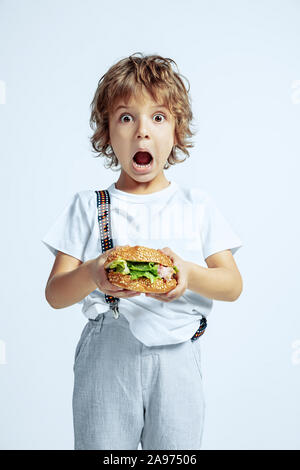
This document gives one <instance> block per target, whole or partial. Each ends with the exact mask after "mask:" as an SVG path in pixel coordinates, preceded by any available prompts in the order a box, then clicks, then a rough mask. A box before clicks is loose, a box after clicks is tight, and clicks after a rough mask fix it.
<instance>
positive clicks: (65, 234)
mask: <svg viewBox="0 0 300 470" xmlns="http://www.w3.org/2000/svg"><path fill="white" fill-rule="evenodd" d="M90 234H91V227H90V223H89V219H88V213H87V208H86V207H85V204H84V200H83V198H82V196H81V194H80V192H77V193H76V194H75V195H74V196H73V197H72V198H71V199H70V201H69V202H68V203H67V205H66V206H65V208H64V209H63V211H62V213H61V214H60V215H59V216H58V217H57V219H56V220H55V221H54V223H53V224H52V226H51V227H50V229H49V230H48V232H47V233H46V235H45V236H44V237H43V238H42V240H41V241H42V243H44V244H45V246H46V247H47V248H49V250H50V251H51V252H52V253H53V254H54V256H56V255H57V252H58V251H62V252H64V253H66V254H67V255H71V256H73V257H74V258H77V259H79V260H80V261H82V262H83V260H84V250H85V247H86V244H87V242H88V239H89V237H90Z"/></svg>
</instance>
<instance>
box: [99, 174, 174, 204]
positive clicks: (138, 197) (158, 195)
mask: <svg viewBox="0 0 300 470" xmlns="http://www.w3.org/2000/svg"><path fill="white" fill-rule="evenodd" d="M169 183H170V184H169V185H168V186H167V187H166V188H164V189H161V190H160V191H155V192H154V193H150V194H133V193H127V192H126V191H121V190H120V189H117V188H116V186H115V183H112V184H111V185H110V186H109V187H108V188H107V190H108V191H109V194H110V195H111V196H113V197H116V198H118V199H123V200H124V201H131V202H135V203H143V204H145V203H147V202H152V201H156V200H159V199H162V198H168V197H169V196H170V195H171V194H173V193H174V192H175V191H176V189H177V188H178V186H177V183H176V182H175V181H173V180H170V181H169Z"/></svg>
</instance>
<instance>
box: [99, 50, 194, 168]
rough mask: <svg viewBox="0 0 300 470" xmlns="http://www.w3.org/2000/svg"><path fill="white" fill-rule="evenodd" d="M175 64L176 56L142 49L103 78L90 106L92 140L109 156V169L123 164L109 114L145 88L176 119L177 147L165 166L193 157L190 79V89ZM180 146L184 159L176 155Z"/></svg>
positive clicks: (100, 150)
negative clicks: (111, 138)
mask: <svg viewBox="0 0 300 470" xmlns="http://www.w3.org/2000/svg"><path fill="white" fill-rule="evenodd" d="M137 55H141V57H138V56H137ZM172 63H173V64H175V65H176V67H177V64H176V62H175V61H174V60H172V59H169V58H164V57H161V56H159V55H147V56H144V55H143V54H142V53H141V52H136V53H134V54H132V55H130V56H129V57H126V58H124V59H121V60H120V61H118V62H117V63H116V64H114V65H113V66H112V67H110V69H109V70H108V71H107V72H106V74H105V75H103V76H102V77H101V78H100V80H99V82H98V87H97V90H96V92H95V95H94V98H93V101H92V103H91V105H90V106H91V117H90V127H91V128H92V129H93V130H94V133H93V135H92V136H91V137H90V142H91V144H92V147H93V149H94V152H96V153H97V154H98V155H96V156H97V157H100V156H104V157H106V158H107V159H108V165H107V166H106V168H111V169H112V170H113V169H114V167H117V166H118V163H119V161H118V158H117V157H116V155H115V154H114V151H113V149H112V147H111V146H110V144H109V114H110V113H111V112H112V111H113V110H114V108H115V105H116V103H117V102H118V101H119V100H120V99H123V100H124V101H125V103H126V104H127V103H128V101H129V100H130V98H131V97H132V96H136V95H137V93H138V90H140V89H141V88H142V87H145V88H146V90H147V91H148V92H149V93H150V95H151V97H152V98H153V100H154V101H156V102H161V103H163V104H164V106H166V107H167V108H168V109H169V112H170V113H171V114H172V115H173V116H174V118H175V135H176V140H177V144H176V145H175V146H173V148H172V151H171V153H170V155H169V157H168V159H167V162H166V164H165V166H164V169H165V170H167V169H168V168H170V166H171V165H175V164H176V163H182V162H184V161H185V160H186V158H187V157H189V156H190V154H189V152H188V150H187V149H188V148H191V147H193V146H194V144H193V143H192V142H188V138H189V137H192V136H193V135H194V132H192V131H191V130H190V124H191V122H192V120H193V114H192V110H191V101H190V98H189V95H188V93H189V90H190V84H189V81H188V80H187V79H186V80H187V82H188V90H187V89H186V87H185V85H184V83H183V81H182V79H181V78H180V77H183V78H185V77H184V76H183V75H181V74H180V73H179V72H178V73H177V72H176V71H174V70H173V69H172V66H171V64H172ZM177 70H178V67H177ZM176 147H177V148H178V149H179V150H181V151H182V152H183V153H184V154H185V155H186V157H185V158H184V159H183V160H180V159H179V158H178V157H177V156H176V153H175V152H176ZM119 169H120V168H117V170H119Z"/></svg>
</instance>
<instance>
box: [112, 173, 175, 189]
mask: <svg viewBox="0 0 300 470" xmlns="http://www.w3.org/2000/svg"><path fill="white" fill-rule="evenodd" d="M169 185H170V182H169V181H168V180H167V179H166V177H165V175H164V174H161V175H158V176H157V177H156V178H154V179H153V180H151V181H136V180H134V179H132V178H130V177H129V176H128V175H126V174H124V173H123V172H121V174H120V176H119V179H118V181H117V182H116V183H115V187H116V189H119V190H120V191H124V192H126V193H132V194H151V193H155V192H157V191H161V190H162V189H165V188H167V187H168V186H169Z"/></svg>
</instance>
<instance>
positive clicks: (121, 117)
mask: <svg viewBox="0 0 300 470" xmlns="http://www.w3.org/2000/svg"><path fill="white" fill-rule="evenodd" d="M125 116H130V114H122V116H120V121H121V122H124V121H122V119H123V117H125ZM127 122H128V121H127Z"/></svg>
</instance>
